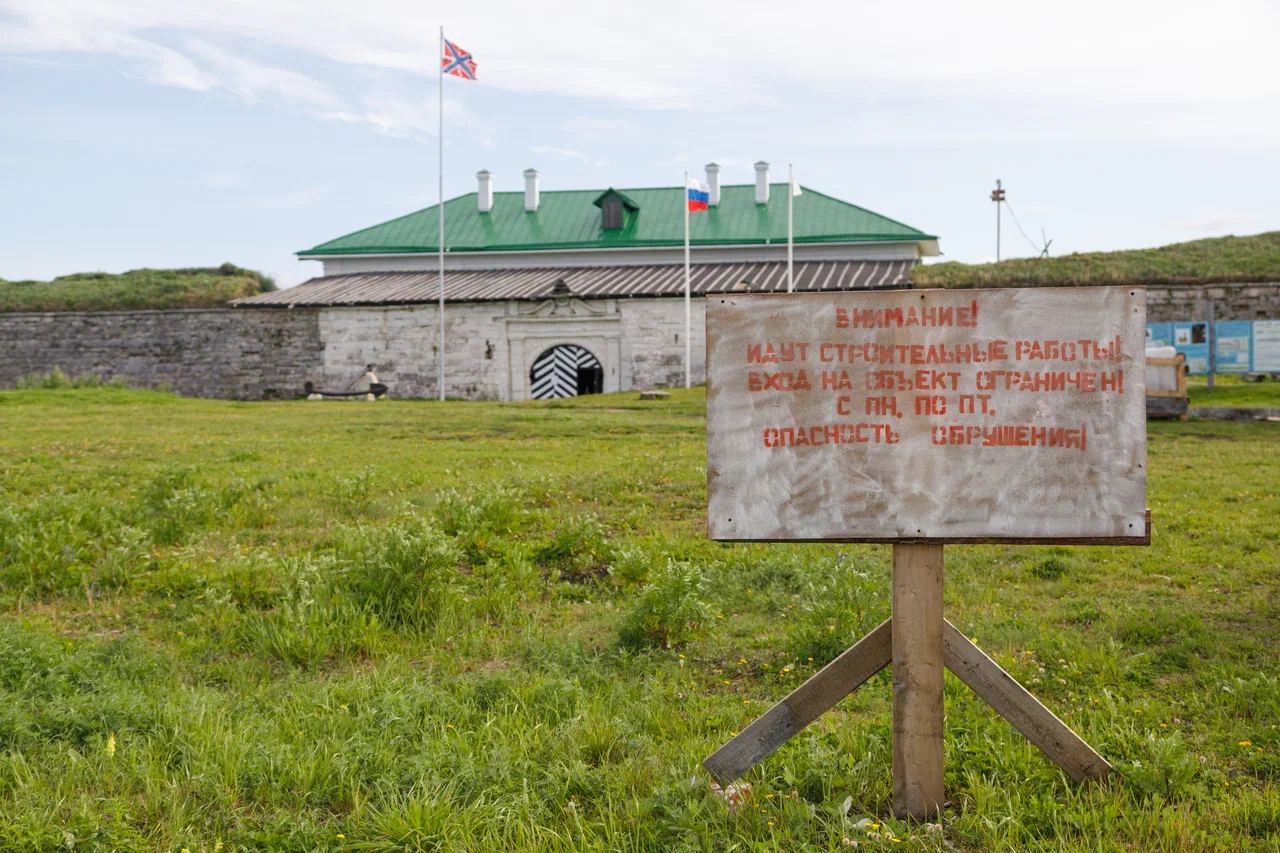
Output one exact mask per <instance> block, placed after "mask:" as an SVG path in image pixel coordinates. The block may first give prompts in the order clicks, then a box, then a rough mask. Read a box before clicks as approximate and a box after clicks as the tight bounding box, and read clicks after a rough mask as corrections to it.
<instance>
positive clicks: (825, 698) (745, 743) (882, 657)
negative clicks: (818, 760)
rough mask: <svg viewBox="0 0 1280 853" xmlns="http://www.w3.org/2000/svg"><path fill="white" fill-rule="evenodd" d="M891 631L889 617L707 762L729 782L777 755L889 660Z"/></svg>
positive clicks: (717, 776) (717, 777)
mask: <svg viewBox="0 0 1280 853" xmlns="http://www.w3.org/2000/svg"><path fill="white" fill-rule="evenodd" d="M891 634H892V620H889V619H886V620H884V621H883V622H881V623H880V625H879V626H878V627H877V628H876V629H875V630H874V631H872V632H871V633H870V634H867V635H866V636H865V637H863V638H862V639H861V640H859V641H858V642H857V643H855V644H854V645H853V646H852V647H851V648H849V649H848V650H847V651H845V652H844V654H842V655H840V657H838V658H836V659H835V660H833V661H832V662H831V663H829V664H827V665H826V666H824V667H823V668H822V669H821V670H819V671H818V672H816V673H814V674H813V675H812V676H811V677H810V678H809V679H808V680H807V681H806V682H805V683H804V684H801V685H800V686H799V687H797V688H796V689H795V690H793V691H791V693H790V694H788V695H787V698H785V699H783V700H782V701H781V702H779V703H778V704H777V705H774V706H773V707H772V708H770V709H769V710H768V711H766V712H765V713H764V714H763V715H762V716H761V717H759V718H758V719H757V720H756V721H755V722H753V723H752V724H751V725H749V726H747V727H746V728H745V729H743V730H742V731H741V732H740V733H739V734H738V735H737V737H735V738H734V739H733V740H731V741H729V742H728V743H726V744H725V745H724V746H722V747H720V748H719V749H717V750H716V751H715V752H714V753H713V754H712V755H711V757H710V758H708V759H707V760H706V761H704V762H702V766H703V767H705V768H707V770H708V771H709V772H710V773H711V775H712V776H713V777H715V780H716V781H717V782H719V783H720V784H722V785H724V784H728V783H729V782H732V781H733V780H734V779H737V778H738V777H739V776H741V775H742V774H743V773H746V772H747V771H748V770H750V769H751V768H752V767H754V766H756V765H757V764H759V763H760V762H761V761H764V760H765V759H766V758H768V757H769V756H770V755H773V753H774V752H775V751H776V750H777V748H778V747H780V746H782V745H783V744H784V743H786V742H787V741H788V740H790V739H791V738H792V737H794V736H795V735H797V734H799V733H800V730H801V729H803V728H804V727H805V726H807V725H809V724H810V723H812V722H813V721H814V720H816V719H818V717H820V716H821V715H822V714H823V713H824V712H826V711H827V710H829V709H831V708H833V707H835V704H836V703H837V702H839V701H840V700H841V699H843V698H844V697H846V696H848V695H849V694H850V693H852V692H853V691H854V690H856V689H857V688H858V686H859V685H860V684H862V683H863V682H864V681H866V680H867V679H868V678H870V677H871V676H873V675H875V674H876V673H877V672H879V671H880V670H882V669H884V668H885V667H886V666H888V665H889V658H890V655H891V645H892V639H891Z"/></svg>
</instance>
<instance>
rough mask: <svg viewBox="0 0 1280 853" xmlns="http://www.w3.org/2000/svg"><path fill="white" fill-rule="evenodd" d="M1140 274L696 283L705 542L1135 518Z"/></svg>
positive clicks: (920, 533) (1017, 535) (1048, 533)
mask: <svg viewBox="0 0 1280 853" xmlns="http://www.w3.org/2000/svg"><path fill="white" fill-rule="evenodd" d="M1145 339H1146V294H1145V291H1144V290H1143V289H1142V288H1132V287H1087V288H1025V289H1000V290H925V291H921V290H916V291H893V292H881V293H874V292H852V293H849V292H844V293H804V294H785V295H781V294H779V295H774V294H754V295H752V294H745V295H723V296H720V295H717V296H711V297H708V299H707V486H708V527H709V531H710V534H711V536H712V538H714V539H722V540H735V539H746V540H886V541H888V540H902V539H934V540H939V541H966V540H969V541H973V540H1004V539H1008V540H1026V539H1063V540H1072V539H1107V538H1113V539H1129V538H1133V537H1138V538H1141V537H1143V536H1145V533H1146V525H1145V507H1146V410H1145V398H1144V395H1145V391H1144V387H1143V381H1144V376H1143V374H1144V345H1145Z"/></svg>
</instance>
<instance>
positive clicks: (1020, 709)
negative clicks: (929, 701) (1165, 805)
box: [895, 622, 1111, 782]
mask: <svg viewBox="0 0 1280 853" xmlns="http://www.w3.org/2000/svg"><path fill="white" fill-rule="evenodd" d="M942 631H943V633H942V655H943V660H944V661H945V662H946V665H947V669H949V670H951V671H952V672H953V673H955V675H956V677H957V678H959V679H960V680H961V681H963V682H964V683H965V684H967V685H969V689H970V690H972V691H973V692H974V693H976V694H977V695H978V697H979V698H980V699H982V700H983V701H984V702H986V703H987V704H988V705H990V706H991V707H992V708H995V709H996V713H998V714H999V715H1000V716H1002V717H1004V718H1005V719H1006V720H1008V721H1009V723H1010V724H1011V725H1012V726H1013V727H1014V728H1015V729H1017V730H1018V731H1019V732H1021V733H1022V736H1023V737H1025V738H1026V739H1027V740H1029V741H1031V742H1032V743H1033V744H1035V745H1036V746H1037V747H1039V749H1040V751H1041V752H1043V753H1044V754H1045V755H1047V756H1049V757H1050V758H1051V759H1053V761H1054V763H1056V764H1057V765H1058V766H1059V767H1061V768H1062V769H1063V770H1065V771H1066V772H1067V775H1069V776H1070V777H1071V778H1072V779H1075V780H1076V781H1077V782H1088V781H1090V780H1093V779H1105V778H1107V777H1108V776H1110V775H1111V765H1110V764H1108V763H1107V761H1106V759H1105V758H1103V757H1102V756H1101V755H1099V754H1098V753H1096V752H1094V751H1093V748H1092V747H1090V746H1089V744H1087V743H1085V742H1084V741H1083V740H1082V739H1081V738H1080V736H1079V735H1078V734H1076V733H1075V732H1073V731H1071V729H1069V728H1067V725H1066V723H1064V722H1062V720H1059V719H1058V718H1057V716H1055V715H1054V713H1053V712H1052V711H1050V710H1049V709H1048V708H1046V707H1045V706H1044V705H1041V704H1040V702H1039V700H1037V699H1036V697H1034V696H1032V695H1031V694H1030V693H1028V692H1027V689H1026V688H1025V687H1023V686H1022V685H1021V684H1019V683H1018V682H1017V681H1015V680H1014V679H1013V676H1011V675H1009V673H1007V672H1005V671H1004V670H1003V669H1001V668H1000V664H998V663H996V662H995V661H993V660H992V659H991V658H989V657H987V656H986V655H985V654H983V652H982V649H979V648H978V647H977V646H975V645H974V644H973V643H971V642H969V638H968V637H966V636H965V635H964V634H961V633H960V631H959V630H958V629H957V628H956V626H954V625H952V624H951V623H950V622H947V623H946V625H945V626H943V629H942ZM895 636H896V634H895Z"/></svg>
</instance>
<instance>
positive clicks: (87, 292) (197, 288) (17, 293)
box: [0, 264, 276, 312]
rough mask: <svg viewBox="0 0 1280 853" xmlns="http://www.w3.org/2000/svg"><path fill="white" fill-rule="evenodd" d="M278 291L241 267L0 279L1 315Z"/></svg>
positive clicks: (194, 302) (127, 307) (211, 304)
mask: <svg viewBox="0 0 1280 853" xmlns="http://www.w3.org/2000/svg"><path fill="white" fill-rule="evenodd" d="M275 289H276V285H275V282H274V281H272V280H271V278H270V277H268V276H265V275H263V274H262V273H259V272H254V271H253V270H246V269H241V268H240V267H237V266H236V265H235V264H223V265H222V266H220V267H210V268H196V269H177V270H150V269H141V270H129V271H128V272H125V273H119V274H114V273H100V272H90V273H76V274H74V275H66V276H61V277H59V278H55V279H54V280H53V281H5V280H4V279H0V312H13V311H137V310H141V309H148V308H216V307H221V306H223V305H225V304H226V302H227V300H229V299H237V298H239V297H241V296H253V295H254V294H256V293H264V292H266V291H270V290H275Z"/></svg>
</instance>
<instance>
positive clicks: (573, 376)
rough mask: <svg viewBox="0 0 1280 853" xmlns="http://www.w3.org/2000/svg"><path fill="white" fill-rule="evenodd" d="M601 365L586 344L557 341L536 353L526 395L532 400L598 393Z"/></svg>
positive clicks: (601, 381)
mask: <svg viewBox="0 0 1280 853" xmlns="http://www.w3.org/2000/svg"><path fill="white" fill-rule="evenodd" d="M603 390H604V368H603V367H601V365H600V360H599V359H598V358H596V357H595V356H594V355H592V354H591V351H590V350H588V349H586V348H585V347H580V346H577V345H576V344H560V345H558V346H554V347H552V348H551V349H549V350H547V351H546V352H544V353H543V354H542V355H540V356H538V358H537V360H536V361H534V363H533V367H532V368H531V369H530V371H529V396H530V397H531V398H532V399H534V400H552V399H556V398H563V397H577V396H579V395H581V394H599V393H601V392H602V391H603Z"/></svg>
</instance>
